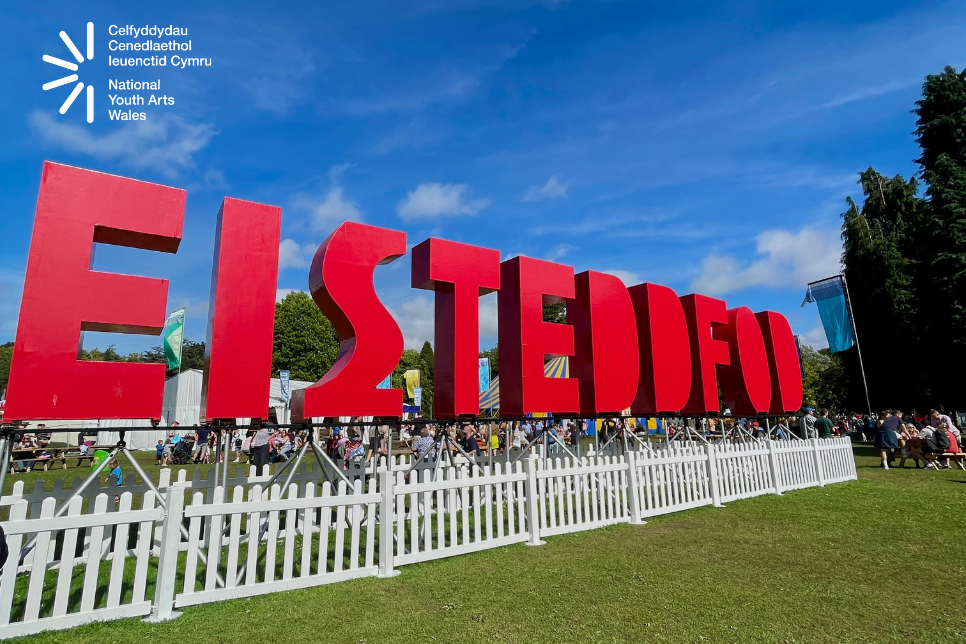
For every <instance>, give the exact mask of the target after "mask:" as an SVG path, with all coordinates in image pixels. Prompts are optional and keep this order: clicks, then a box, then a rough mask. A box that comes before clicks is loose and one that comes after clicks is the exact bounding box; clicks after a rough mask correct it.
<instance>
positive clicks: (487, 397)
mask: <svg viewBox="0 0 966 644" xmlns="http://www.w3.org/2000/svg"><path fill="white" fill-rule="evenodd" d="M543 375H545V376H546V377H547V378H569V377H570V363H568V362H567V358H566V357H560V358H552V359H551V360H550V361H548V362H547V363H546V364H545V365H543ZM499 410H500V376H497V377H496V378H494V379H493V381H492V382H491V383H490V388H489V390H487V391H486V392H484V393H482V394H480V411H481V412H483V411H489V412H491V413H492V412H497V411H499Z"/></svg>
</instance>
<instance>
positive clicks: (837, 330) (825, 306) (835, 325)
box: [802, 275, 855, 353]
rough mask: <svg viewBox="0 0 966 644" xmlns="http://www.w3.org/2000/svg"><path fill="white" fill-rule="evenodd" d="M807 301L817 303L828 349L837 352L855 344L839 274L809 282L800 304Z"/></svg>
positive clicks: (803, 304) (843, 287)
mask: <svg viewBox="0 0 966 644" xmlns="http://www.w3.org/2000/svg"><path fill="white" fill-rule="evenodd" d="M808 302H815V303H816V304H818V314H819V316H821V318H822V326H823V327H825V337H827V338H828V348H829V351H831V352H832V353H838V352H839V351H845V350H846V349H851V348H852V347H853V346H855V330H854V328H853V326H852V324H853V322H852V316H850V315H849V305H848V302H847V301H846V299H845V283H844V282H843V280H842V276H841V275H836V276H835V277H830V278H828V279H824V280H819V281H818V282H812V283H811V284H809V285H808V290H806V291H805V300H804V301H803V302H802V306H805V304H807V303H808Z"/></svg>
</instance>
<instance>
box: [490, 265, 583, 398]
mask: <svg viewBox="0 0 966 644" xmlns="http://www.w3.org/2000/svg"><path fill="white" fill-rule="evenodd" d="M573 296H574V269H573V268H571V267H570V266H564V265H563V264H554V263H553V262H545V261H543V260H540V259H532V258H530V257H514V258H513V259H508V260H507V261H505V262H503V263H502V264H500V293H499V295H498V296H497V301H498V303H499V308H500V313H499V315H500V344H499V346H500V415H501V416H508V417H512V416H521V415H523V414H525V413H529V412H535V411H537V412H542V411H554V412H557V413H562V414H567V413H575V412H576V411H577V409H578V397H577V396H578V394H577V381H576V380H574V379H573V378H547V377H545V376H544V374H543V364H544V358H545V357H546V356H548V355H550V356H554V357H556V356H572V355H573V354H574V333H573V328H572V327H571V326H570V325H569V324H555V323H552V322H544V321H543V304H544V302H545V301H546V302H547V303H553V302H559V301H562V300H565V299H568V298H573Z"/></svg>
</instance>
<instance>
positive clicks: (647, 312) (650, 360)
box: [627, 283, 691, 414]
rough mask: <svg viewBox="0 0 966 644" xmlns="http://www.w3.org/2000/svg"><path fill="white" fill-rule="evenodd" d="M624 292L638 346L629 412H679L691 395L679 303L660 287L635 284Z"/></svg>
mask: <svg viewBox="0 0 966 644" xmlns="http://www.w3.org/2000/svg"><path fill="white" fill-rule="evenodd" d="M627 291H628V293H630V296H631V301H632V302H633V303H634V314H635V318H636V320H637V342H638V346H639V347H640V379H639V382H638V385H637V397H636V398H634V402H633V403H632V404H631V412H633V413H635V414H657V413H662V412H679V411H681V410H682V409H683V408H684V405H685V404H687V402H688V396H689V395H690V393H691V346H690V344H689V340H688V323H687V320H686V319H685V317H684V308H683V307H682V306H681V300H679V299H678V296H677V294H676V293H675V292H674V291H672V290H671V289H669V288H668V287H666V286H661V285H660V284H649V283H645V284H638V285H637V286H632V287H630V288H629V289H627Z"/></svg>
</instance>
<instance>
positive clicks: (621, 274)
mask: <svg viewBox="0 0 966 644" xmlns="http://www.w3.org/2000/svg"><path fill="white" fill-rule="evenodd" d="M601 273H607V274H608V275H613V276H614V277H617V278H619V279H620V281H622V282H624V286H634V285H636V284H640V283H641V279H640V278H639V277H638V276H637V273H632V272H630V271H625V270H623V269H620V268H614V269H611V270H609V271H601Z"/></svg>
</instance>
